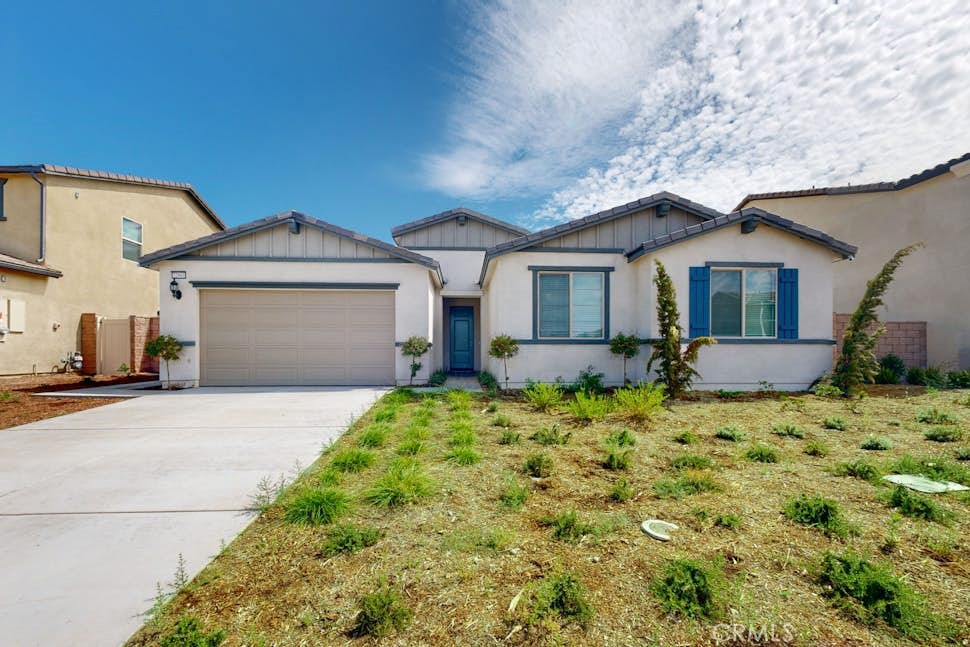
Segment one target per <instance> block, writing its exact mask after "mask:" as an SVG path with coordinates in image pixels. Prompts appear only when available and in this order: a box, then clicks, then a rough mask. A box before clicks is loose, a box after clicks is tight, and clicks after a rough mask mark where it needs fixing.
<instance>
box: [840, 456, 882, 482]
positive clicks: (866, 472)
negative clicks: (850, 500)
mask: <svg viewBox="0 0 970 647" xmlns="http://www.w3.org/2000/svg"><path fill="white" fill-rule="evenodd" d="M832 472H833V473H834V474H835V475H836V476H851V477H853V478H857V479H861V480H863V481H869V482H870V483H878V482H879V480H880V476H881V472H880V471H879V468H878V467H876V466H875V465H873V464H871V463H868V462H866V461H865V460H863V459H861V458H860V459H858V460H854V461H851V462H848V463H837V464H836V465H835V467H834V468H833V469H832Z"/></svg>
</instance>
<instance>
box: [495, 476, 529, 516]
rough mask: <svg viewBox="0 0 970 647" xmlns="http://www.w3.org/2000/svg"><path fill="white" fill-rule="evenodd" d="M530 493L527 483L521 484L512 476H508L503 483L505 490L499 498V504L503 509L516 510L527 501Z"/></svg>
mask: <svg viewBox="0 0 970 647" xmlns="http://www.w3.org/2000/svg"><path fill="white" fill-rule="evenodd" d="M531 493H532V490H531V488H530V486H529V484H528V483H522V482H521V481H519V479H518V478H516V477H515V476H514V475H509V477H508V478H507V479H506V481H505V489H504V490H502V494H501V495H500V496H499V503H500V504H501V505H502V507H503V508H508V509H509V510H518V509H519V508H521V507H522V504H523V503H525V502H526V501H527V500H528V499H529V495H530V494H531Z"/></svg>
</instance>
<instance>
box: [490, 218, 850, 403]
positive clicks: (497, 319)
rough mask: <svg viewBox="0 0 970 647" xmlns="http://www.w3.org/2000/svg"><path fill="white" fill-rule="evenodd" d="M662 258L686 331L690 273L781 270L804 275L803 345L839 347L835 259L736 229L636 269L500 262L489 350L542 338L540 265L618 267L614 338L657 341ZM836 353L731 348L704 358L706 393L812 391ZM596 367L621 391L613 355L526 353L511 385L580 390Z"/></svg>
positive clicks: (794, 347) (636, 364) (640, 371)
mask: <svg viewBox="0 0 970 647" xmlns="http://www.w3.org/2000/svg"><path fill="white" fill-rule="evenodd" d="M654 257H656V258H659V259H660V260H661V262H663V263H664V265H665V267H666V268H667V270H668V272H669V273H670V275H671V277H672V279H673V281H674V285H675V287H676V289H677V294H678V301H679V308H680V313H681V317H682V326H683V328H684V329H685V330H686V329H687V323H688V322H687V318H688V314H689V304H688V295H689V290H688V284H689V268H690V267H691V266H698V265H704V263H705V262H707V261H725V262H731V261H738V262H781V263H785V266H786V267H796V268H798V269H799V337H800V338H801V339H821V340H830V339H831V336H832V318H831V312H832V263H833V261H834V260H835V257H834V256H833V254H832V253H831V252H830V251H828V250H827V249H825V248H823V247H821V246H818V245H815V244H813V243H809V242H806V241H804V240H802V239H800V238H797V237H795V236H792V235H790V234H786V233H783V232H780V231H778V230H776V229H772V228H770V227H768V226H765V225H761V226H759V227H758V228H757V230H756V231H755V232H754V233H751V234H741V232H740V226H737V227H729V228H725V229H722V230H719V231H717V232H714V233H710V234H707V235H705V236H700V237H698V238H695V239H693V240H690V241H687V242H683V243H679V244H677V245H673V246H671V247H667V248H665V249H662V250H660V251H659V252H657V253H656V254H655V255H646V256H643V257H641V258H640V259H638V260H636V261H634V262H633V263H627V261H626V258H625V257H624V256H623V255H621V254H589V253H583V254H575V253H572V254H570V253H562V254H557V253H549V252H543V253H536V252H528V251H526V252H516V253H511V254H506V255H504V256H499V257H496V258H493V259H492V261H491V267H490V269H489V272H488V276H487V277H486V282H485V283H486V284H485V295H484V296H483V305H482V315H481V317H482V322H483V323H482V325H483V335H484V336H483V340H482V345H483V347H484V348H485V351H486V352H487V347H488V341H489V340H490V339H491V338H492V337H494V336H495V335H498V334H503V333H504V334H509V335H512V336H513V337H515V338H516V339H530V338H531V337H532V272H531V271H530V270H529V269H528V268H529V266H530V265H538V266H576V267H578V266H585V267H614V268H615V269H614V271H613V272H612V273H611V274H610V330H609V333H610V336H613V335H615V334H616V333H617V332H620V331H622V332H624V333H626V334H636V335H638V336H640V337H651V336H654V335H656V333H657V330H656V329H657V325H656V313H655V310H654V308H655V289H656V288H655V287H654V286H653V283H652V280H653V273H654V269H653V258H654ZM647 353H648V348H647V347H646V346H644V347H643V350H642V353H641V355H640V357H638V358H636V359H634V360H631V362H630V364H629V366H628V375H629V377H630V378H631V379H633V380H637V379H643V378H647V377H648V376H647V375H646V373H645V370H646V360H647V357H648V355H647ZM831 361H832V347H831V345H826V344H784V343H779V344H767V345H760V344H759V345H754V344H730V345H729V344H723V345H721V346H719V347H714V348H706V349H703V350H702V352H701V360H700V362H699V366H698V367H699V370H700V372H701V379H700V380H698V381H697V382H696V383H695V386H696V387H699V388H713V389H717V388H732V389H744V388H747V389H754V388H758V386H759V382H760V381H761V380H767V381H770V382H773V383H774V384H775V385H776V387H777V388H779V389H789V390H791V389H803V388H805V387H807V386H808V385H809V384H811V382H812V381H813V380H815V378H817V377H818V376H819V375H821V374H822V373H824V372H825V371H826V370H828V369H829V368H830V367H831ZM483 365H484V366H485V367H486V368H487V369H488V370H489V371H491V372H493V373H494V374H495V375H496V376H497V377H499V378H500V379H501V373H502V364H501V362H500V361H497V360H494V359H491V358H488V357H485V358H483ZM587 365H592V366H593V367H594V368H595V369H596V370H597V371H600V372H603V373H605V374H606V382H607V383H609V384H620V383H621V381H622V368H623V364H622V360H620V359H618V358H616V357H614V356H613V355H612V354H610V352H609V347H608V346H606V345H594V344H587V345H569V344H548V345H546V344H521V345H520V347H519V354H518V356H517V357H516V358H515V359H513V360H512V361H511V362H510V377H511V383H513V384H523V383H524V382H525V381H526V379H527V378H532V379H537V380H541V381H551V380H554V379H556V378H557V377H562V378H563V379H565V380H567V381H569V380H573V379H574V378H575V377H576V375H577V374H578V373H579V371H580V370H581V369H583V368H585V367H586V366H587Z"/></svg>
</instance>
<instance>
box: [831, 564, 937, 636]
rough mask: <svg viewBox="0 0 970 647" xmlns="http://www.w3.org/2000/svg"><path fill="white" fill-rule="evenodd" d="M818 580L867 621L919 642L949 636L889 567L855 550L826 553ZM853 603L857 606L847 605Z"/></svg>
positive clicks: (844, 606) (836, 599) (842, 603)
mask: <svg viewBox="0 0 970 647" xmlns="http://www.w3.org/2000/svg"><path fill="white" fill-rule="evenodd" d="M818 579H819V583H820V584H822V585H824V586H825V587H827V591H828V595H829V596H830V597H832V598H833V599H834V600H835V601H836V602H837V603H838V604H839V605H840V606H842V607H843V608H847V609H852V610H854V611H855V612H856V614H857V615H858V616H859V617H860V618H861V619H862V620H864V621H866V622H869V623H871V622H872V621H873V620H881V621H882V622H885V623H886V624H887V625H889V626H891V627H895V628H896V629H898V630H899V631H900V632H901V633H903V634H904V635H906V636H908V637H910V638H913V639H916V640H923V639H927V638H930V637H932V636H933V635H935V634H940V633H944V634H945V633H949V630H948V629H947V628H946V627H945V626H944V624H943V623H942V622H941V620H940V619H939V618H938V617H936V616H935V615H934V614H932V613H931V612H930V610H929V609H928V608H927V605H926V604H925V602H924V600H923V598H922V597H921V596H919V595H918V594H917V593H916V592H915V591H913V590H912V589H911V588H910V587H909V585H907V584H906V583H905V582H904V581H903V580H901V579H900V578H898V577H896V576H895V575H893V573H892V571H891V570H890V568H889V567H888V566H887V565H884V564H877V563H874V562H870V561H869V560H868V559H866V558H864V557H861V556H859V555H857V554H855V553H854V552H852V551H846V552H844V553H843V554H841V555H836V554H834V553H826V554H825V555H824V556H823V557H822V563H821V568H820V571H819V578H818ZM850 603H851V604H852V605H853V606H847V604H850ZM856 605H857V606H856Z"/></svg>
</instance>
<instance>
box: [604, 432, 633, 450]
mask: <svg viewBox="0 0 970 647" xmlns="http://www.w3.org/2000/svg"><path fill="white" fill-rule="evenodd" d="M605 442H606V444H607V445H609V446H612V447H633V446H634V445H636V444H637V439H636V437H635V436H634V435H633V434H631V433H630V431H629V430H628V429H620V430H617V431H614V432H613V433H611V434H610V435H609V436H607V437H606V441H605Z"/></svg>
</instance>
